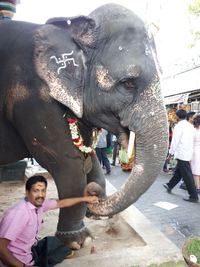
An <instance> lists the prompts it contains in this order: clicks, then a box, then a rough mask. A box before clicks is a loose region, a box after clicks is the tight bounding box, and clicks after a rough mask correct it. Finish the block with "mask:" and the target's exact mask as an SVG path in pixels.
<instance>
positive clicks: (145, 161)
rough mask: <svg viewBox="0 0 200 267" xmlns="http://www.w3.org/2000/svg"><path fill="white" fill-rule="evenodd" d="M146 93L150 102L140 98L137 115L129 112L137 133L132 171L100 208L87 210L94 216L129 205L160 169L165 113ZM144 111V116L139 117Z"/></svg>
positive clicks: (160, 103)
mask: <svg viewBox="0 0 200 267" xmlns="http://www.w3.org/2000/svg"><path fill="white" fill-rule="evenodd" d="M150 92H151V93H152V88H151V90H149V92H148V93H150ZM148 93H147V97H148V99H149V98H150V99H149V100H150V102H149V101H146V100H147V99H146V100H145V97H144V96H143V100H140V101H141V102H142V103H140V104H142V105H143V107H142V110H139V109H138V107H137V108H135V110H137V112H135V113H134V112H132V114H133V115H132V117H134V118H135V121H136V122H135V123H134V125H133V126H132V127H131V125H130V128H132V129H131V130H133V131H135V134H136V161H135V165H134V167H133V170H132V172H131V174H130V175H129V177H128V179H127V181H126V183H125V184H124V185H123V186H122V188H121V190H120V191H118V192H116V193H114V194H113V195H111V196H109V197H108V198H107V199H106V200H105V201H103V202H101V203H100V204H99V205H95V206H91V207H89V208H90V210H91V211H92V212H93V213H95V214H98V215H101V216H108V215H113V214H116V213H118V212H120V211H122V210H124V209H125V208H127V207H128V206H130V205H131V204H132V203H134V202H135V201H136V200H137V199H138V198H139V197H140V196H141V195H142V194H143V193H144V192H145V191H146V190H147V189H148V188H149V187H150V186H151V185H152V183H153V182H154V180H155V179H156V177H157V176H158V174H159V173H160V171H161V169H162V166H163V163H164V160H165V157H166V154H167V147H168V128H167V126H168V125H167V119H166V112H165V110H164V106H163V101H162V99H161V97H159V98H160V100H159V99H158V98H157V97H155V90H154V92H153V93H154V94H153V96H154V97H152V99H151V94H148ZM157 93H158V92H157ZM157 96H159V94H157ZM151 102H153V103H151ZM149 103H151V104H149ZM143 110H145V114H146V116H145V117H144V114H143V115H142V112H143ZM136 123H137V125H136Z"/></svg>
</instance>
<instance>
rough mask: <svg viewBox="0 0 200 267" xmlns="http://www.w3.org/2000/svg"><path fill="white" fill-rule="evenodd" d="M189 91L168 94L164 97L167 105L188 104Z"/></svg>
mask: <svg viewBox="0 0 200 267" xmlns="http://www.w3.org/2000/svg"><path fill="white" fill-rule="evenodd" d="M188 96H189V93H186V94H179V95H172V96H167V97H165V98H164V102H165V105H170V104H178V103H183V104H187V101H188Z"/></svg>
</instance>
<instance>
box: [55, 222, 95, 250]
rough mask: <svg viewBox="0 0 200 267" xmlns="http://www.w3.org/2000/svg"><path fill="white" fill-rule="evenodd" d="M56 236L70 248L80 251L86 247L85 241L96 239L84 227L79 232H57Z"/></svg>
mask: <svg viewBox="0 0 200 267" xmlns="http://www.w3.org/2000/svg"><path fill="white" fill-rule="evenodd" d="M56 236H57V237H58V238H59V239H60V240H61V241H62V242H63V243H65V244H66V245H67V246H68V247H69V248H71V249H75V250H78V249H80V248H81V247H82V246H84V243H85V241H86V240H87V242H88V240H89V239H91V240H92V239H94V238H93V236H92V234H91V232H90V231H89V230H88V229H87V228H86V227H85V226H84V227H83V228H82V229H80V230H78V231H69V232H64V231H57V232H56Z"/></svg>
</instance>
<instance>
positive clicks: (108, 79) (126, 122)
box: [0, 4, 168, 244]
mask: <svg viewBox="0 0 200 267" xmlns="http://www.w3.org/2000/svg"><path fill="white" fill-rule="evenodd" d="M0 36H1V40H0V62H1V68H0V80H1V85H0V94H1V98H0V122H1V131H0V151H1V155H0V163H1V164H5V163H9V162H13V161H16V160H19V159H22V158H24V157H30V156H32V157H34V158H35V159H36V160H37V161H38V162H39V163H40V164H41V165H42V166H43V167H44V168H46V169H47V170H48V171H49V172H50V173H51V174H52V176H53V177H54V180H55V183H56V186H57V189H58V194H59V198H64V197H73V196H80V195H82V194H83V193H84V190H85V192H86V191H87V194H97V195H100V196H103V195H104V193H105V179H104V175H103V173H102V170H101V167H100V166H99V163H98V161H97V158H96V156H95V155H90V156H88V157H85V156H84V154H83V153H82V152H80V150H78V149H77V148H76V147H75V146H74V144H73V142H72V139H71V135H70V131H69V126H68V123H67V122H66V117H68V118H77V120H78V125H79V129H80V132H81V135H82V136H83V139H84V144H85V145H91V142H92V140H91V135H92V129H94V128H95V127H102V128H105V129H107V130H108V131H110V132H111V133H113V134H116V135H117V136H118V139H119V141H120V142H121V143H122V144H123V146H125V147H126V146H127V142H128V137H129V133H130V130H131V131H134V132H135V134H136V163H135V167H134V168H133V171H132V172H131V174H130V176H129V177H128V179H127V181H126V183H125V184H124V185H123V187H122V189H121V190H120V191H118V192H116V193H115V194H113V195H111V196H109V197H108V198H107V199H105V200H104V201H102V202H101V203H100V204H97V205H94V206H90V210H91V211H92V212H93V213H94V214H99V215H103V216H107V215H113V214H116V213H118V212H120V211H122V210H124V209H125V208H127V207H128V206H129V205H131V204H132V203H134V202H135V201H136V200H137V199H138V198H139V197H140V196H141V195H142V194H143V193H144V192H145V191H146V190H147V189H148V188H149V187H150V186H151V184H152V183H153V182H154V180H155V179H156V177H157V175H158V174H159V172H160V170H161V168H162V164H163V161H164V159H165V156H166V151H167V146H168V136H167V119H166V112H165V109H164V105H163V99H162V96H161V92H160V86H159V78H158V74H157V70H156V66H155V61H154V58H153V52H152V51H153V50H154V46H153V40H152V39H151V38H150V37H148V35H147V32H146V30H145V28H144V24H143V22H142V21H141V20H140V19H139V18H138V17H137V16H135V15H134V14H133V13H132V12H131V11H129V10H127V9H125V8H124V7H121V6H118V5H114V4H113V5H112V4H110V5H106V6H102V7H100V8H98V9H96V10H95V11H94V12H93V13H92V14H90V16H89V17H76V18H71V19H69V18H54V19H50V20H49V21H48V22H47V24H46V25H36V24H30V23H24V22H14V21H11V22H1V23H0ZM63 54H64V55H63ZM91 182H95V183H91ZM87 184H89V185H88V187H86V185H87ZM96 184H98V185H100V186H99V187H98V186H96ZM85 212H86V205H84V204H81V205H76V206H75V207H72V208H68V209H62V210H61V211H60V214H59V221H58V226H57V235H58V236H59V237H60V238H61V239H63V240H64V241H65V242H66V243H71V242H72V241H76V242H77V243H80V244H81V243H82V242H83V241H84V239H85V237H86V236H87V235H88V232H87V229H86V228H85V227H84V224H83V218H84V216H85Z"/></svg>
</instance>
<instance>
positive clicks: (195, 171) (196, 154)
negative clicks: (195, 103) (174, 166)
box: [190, 115, 200, 194]
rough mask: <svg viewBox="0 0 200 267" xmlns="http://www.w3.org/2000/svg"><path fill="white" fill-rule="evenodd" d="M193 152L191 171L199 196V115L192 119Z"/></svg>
mask: <svg viewBox="0 0 200 267" xmlns="http://www.w3.org/2000/svg"><path fill="white" fill-rule="evenodd" d="M194 127H195V136H194V150H193V157H192V160H191V162H190V163H191V169H192V173H193V176H194V180H195V185H196V188H197V192H198V194H200V115H196V116H195V117H194Z"/></svg>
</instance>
